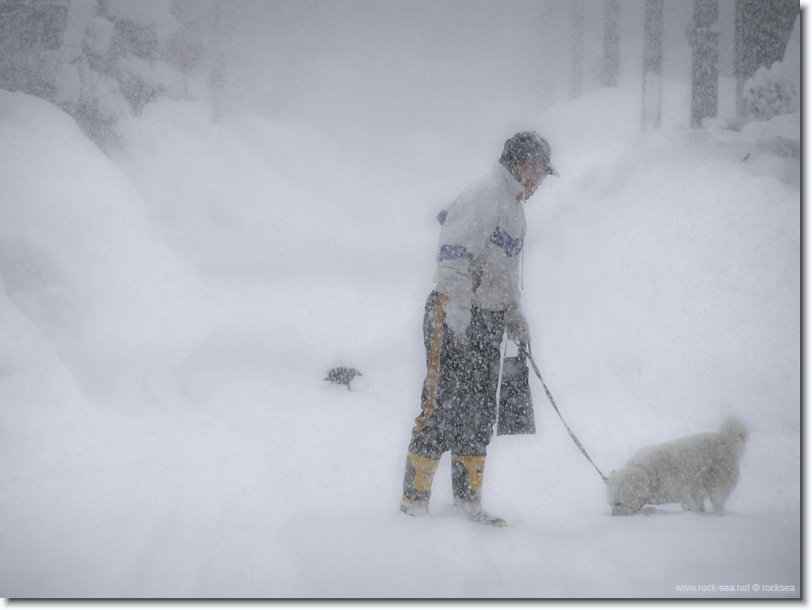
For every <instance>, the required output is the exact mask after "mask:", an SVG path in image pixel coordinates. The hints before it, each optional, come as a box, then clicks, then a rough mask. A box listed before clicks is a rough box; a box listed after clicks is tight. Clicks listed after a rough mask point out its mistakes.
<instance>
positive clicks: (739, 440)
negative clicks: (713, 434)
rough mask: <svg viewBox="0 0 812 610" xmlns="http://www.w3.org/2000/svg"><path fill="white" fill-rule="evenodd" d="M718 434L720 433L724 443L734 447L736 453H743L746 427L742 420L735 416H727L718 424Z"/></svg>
mask: <svg viewBox="0 0 812 610" xmlns="http://www.w3.org/2000/svg"><path fill="white" fill-rule="evenodd" d="M719 434H721V435H722V436H723V437H724V439H725V443H726V444H728V445H730V446H731V447H733V448H735V451H736V453H738V454H739V455H742V454H743V453H744V444H745V443H746V442H747V428H746V427H745V426H744V424H743V423H742V421H741V420H740V419H739V418H738V417H735V416H731V417H728V418H727V419H725V420H724V421H723V422H722V424H721V425H720V426H719Z"/></svg>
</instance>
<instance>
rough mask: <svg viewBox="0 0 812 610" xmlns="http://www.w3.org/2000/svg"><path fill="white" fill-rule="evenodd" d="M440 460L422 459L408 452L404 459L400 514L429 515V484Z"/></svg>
mask: <svg viewBox="0 0 812 610" xmlns="http://www.w3.org/2000/svg"><path fill="white" fill-rule="evenodd" d="M439 463H440V460H433V459H431V458H427V457H423V456H421V455H416V454H414V453H411V452H409V453H408V455H407V458H406V473H405V475H404V477H403V500H402V501H401V504H400V510H401V512H404V513H406V514H407V515H410V516H412V517H419V516H425V515H428V514H429V498H430V497H431V483H432V481H433V480H434V473H435V472H437V464H439Z"/></svg>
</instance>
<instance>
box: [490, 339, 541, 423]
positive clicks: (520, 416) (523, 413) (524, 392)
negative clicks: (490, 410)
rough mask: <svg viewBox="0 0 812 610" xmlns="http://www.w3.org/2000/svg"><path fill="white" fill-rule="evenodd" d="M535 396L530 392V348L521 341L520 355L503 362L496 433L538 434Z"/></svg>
mask: <svg viewBox="0 0 812 610" xmlns="http://www.w3.org/2000/svg"><path fill="white" fill-rule="evenodd" d="M535 433H536V424H535V421H534V420H533V399H532V398H531V396H530V382H529V371H528V369H527V348H526V346H525V344H524V343H520V344H519V354H518V355H517V356H510V357H506V358H505V359H504V361H503V362H502V383H501V385H500V387H499V415H498V417H497V420H496V434H497V436H500V435H503V434H535Z"/></svg>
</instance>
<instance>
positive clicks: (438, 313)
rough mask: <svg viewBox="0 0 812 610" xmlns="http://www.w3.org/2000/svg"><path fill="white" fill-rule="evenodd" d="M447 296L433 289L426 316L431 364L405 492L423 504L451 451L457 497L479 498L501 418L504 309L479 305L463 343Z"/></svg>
mask: <svg viewBox="0 0 812 610" xmlns="http://www.w3.org/2000/svg"><path fill="white" fill-rule="evenodd" d="M446 302H447V297H445V296H443V295H440V294H439V293H438V292H437V291H434V292H432V293H431V294H430V295H429V298H428V300H427V302H426V312H425V317H424V318H423V338H424V342H425V345H426V364H427V369H428V370H427V374H426V381H425V382H424V384H423V392H422V411H421V413H420V415H419V416H418V417H417V419H416V420H415V422H416V425H415V427H414V429H413V430H412V441H411V442H410V443H409V456H408V458H407V460H406V475H405V478H404V482H403V495H404V497H405V498H407V499H408V500H410V501H412V502H417V503H421V504H422V503H425V502H427V501H428V499H429V496H430V495H431V481H432V479H433V476H434V470H435V469H436V465H437V461H438V460H439V459H440V456H441V455H442V454H443V453H445V452H446V451H451V455H452V458H451V464H452V486H453V489H454V496H455V498H459V499H462V500H467V501H478V500H479V496H480V494H479V490H480V488H481V485H482V471H483V468H484V463H485V454H486V451H485V448H486V447H487V445H488V443H490V440H491V435H492V434H493V425H494V423H495V422H496V392H497V387H498V384H499V363H500V353H499V346H500V345H501V343H502V335H503V334H504V330H505V316H504V312H501V311H487V310H483V309H479V308H478V307H473V308H472V311H471V323H470V324H469V325H468V329H467V331H466V338H467V343H466V344H465V346H464V347H460V346H459V345H458V344H457V341H456V340H455V337H454V333H453V332H452V331H451V330H450V329H449V328H448V327H447V326H446V324H445V316H444V313H443V305H444V304H445V303H446Z"/></svg>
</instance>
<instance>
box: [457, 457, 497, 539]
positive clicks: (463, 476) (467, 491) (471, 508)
mask: <svg viewBox="0 0 812 610" xmlns="http://www.w3.org/2000/svg"><path fill="white" fill-rule="evenodd" d="M484 473H485V456H484V455H452V456H451V482H452V485H453V488H454V506H456V507H458V508H459V509H460V510H462V511H463V512H464V513H465V514H466V515H467V517H468V518H469V519H470V520H471V521H473V522H475V523H482V524H485V525H492V526H494V527H504V526H505V525H507V522H505V520H504V519H502V518H501V517H494V516H493V515H491V514H490V513H488V512H487V511H485V509H483V508H482V504H481V499H482V477H483V475H484Z"/></svg>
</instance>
